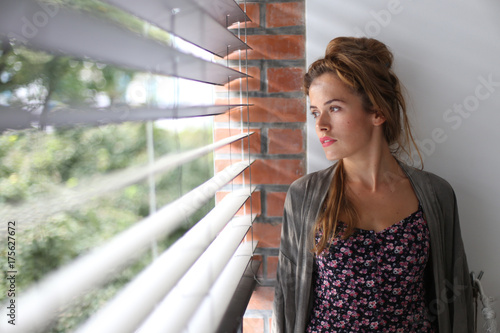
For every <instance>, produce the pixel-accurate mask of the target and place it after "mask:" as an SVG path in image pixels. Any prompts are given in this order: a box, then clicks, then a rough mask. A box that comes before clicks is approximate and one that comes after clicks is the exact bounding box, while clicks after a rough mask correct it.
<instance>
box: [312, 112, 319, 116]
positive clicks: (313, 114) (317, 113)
mask: <svg viewBox="0 0 500 333" xmlns="http://www.w3.org/2000/svg"><path fill="white" fill-rule="evenodd" d="M311 115H312V116H313V118H318V116H319V112H317V111H313V112H311Z"/></svg>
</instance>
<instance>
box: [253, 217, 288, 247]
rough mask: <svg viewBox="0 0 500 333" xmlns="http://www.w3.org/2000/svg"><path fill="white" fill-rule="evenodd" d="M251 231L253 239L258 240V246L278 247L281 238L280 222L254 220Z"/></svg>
mask: <svg viewBox="0 0 500 333" xmlns="http://www.w3.org/2000/svg"><path fill="white" fill-rule="evenodd" d="M252 228H253V231H249V232H248V233H249V234H250V235H253V239H254V240H258V241H259V244H258V245H257V246H258V247H279V246H280V239H281V224H276V225H272V224H269V223H262V222H255V223H254V224H253V227H252Z"/></svg>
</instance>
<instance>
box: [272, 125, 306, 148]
mask: <svg viewBox="0 0 500 333" xmlns="http://www.w3.org/2000/svg"><path fill="white" fill-rule="evenodd" d="M303 140H304V139H303V135H302V130H301V129H292V128H270V129H269V131H268V152H269V154H299V153H303V152H304V145H303Z"/></svg>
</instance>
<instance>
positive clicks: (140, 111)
mask: <svg viewBox="0 0 500 333" xmlns="http://www.w3.org/2000/svg"><path fill="white" fill-rule="evenodd" d="M244 106H248V105H247V104H229V105H198V106H185V107H178V108H154V107H145V106H143V107H132V106H128V105H123V106H117V107H113V108H110V109H109V108H107V109H98V108H89V107H79V106H69V107H68V108H65V109H58V110H57V111H54V112H50V113H49V114H48V116H47V119H46V122H45V123H46V125H49V126H54V127H62V126H74V125H77V124H87V125H104V124H112V123H122V122H125V121H145V120H159V119H165V118H170V119H179V118H190V117H205V116H214V115H218V114H223V113H225V112H228V110H230V109H234V108H237V107H244ZM39 122H40V115H39V114H33V113H30V112H27V111H24V110H22V109H19V108H16V107H6V106H0V132H2V131H5V130H8V129H25V128H32V127H33V124H38V123H39Z"/></svg>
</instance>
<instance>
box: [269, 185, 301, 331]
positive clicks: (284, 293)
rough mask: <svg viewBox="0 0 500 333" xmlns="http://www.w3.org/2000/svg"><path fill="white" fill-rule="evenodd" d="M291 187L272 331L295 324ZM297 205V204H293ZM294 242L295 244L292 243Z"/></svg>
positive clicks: (282, 240) (282, 329)
mask: <svg viewBox="0 0 500 333" xmlns="http://www.w3.org/2000/svg"><path fill="white" fill-rule="evenodd" d="M292 206H293V205H292V194H291V189H290V190H289V191H288V194H287V196H286V199H285V208H284V213H283V224H282V227H281V243H280V251H279V258H278V269H277V274H276V285H275V295H274V303H273V317H272V332H274V333H290V332H293V330H294V326H295V290H296V289H295V288H296V268H297V266H296V261H295V258H296V253H295V252H296V248H297V244H296V241H295V240H296V233H295V230H294V224H295V223H297V221H295V220H294V216H293V215H294V213H295V215H297V213H296V212H294V211H293V210H292ZM295 207H297V206H295ZM294 244H295V245H294Z"/></svg>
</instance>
